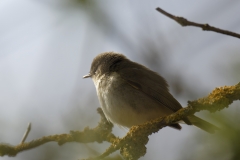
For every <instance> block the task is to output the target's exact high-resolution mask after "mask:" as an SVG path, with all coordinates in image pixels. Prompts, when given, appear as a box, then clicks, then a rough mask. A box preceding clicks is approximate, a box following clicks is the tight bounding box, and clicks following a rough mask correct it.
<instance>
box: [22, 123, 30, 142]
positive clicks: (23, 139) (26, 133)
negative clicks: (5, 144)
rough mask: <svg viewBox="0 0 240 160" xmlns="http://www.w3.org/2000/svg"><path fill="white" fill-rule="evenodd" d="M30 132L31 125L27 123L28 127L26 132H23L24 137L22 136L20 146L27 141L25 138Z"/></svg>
mask: <svg viewBox="0 0 240 160" xmlns="http://www.w3.org/2000/svg"><path fill="white" fill-rule="evenodd" d="M30 131H31V123H28V127H27V130H26V132H25V133H24V135H23V138H22V141H21V144H23V143H24V142H25V140H26V139H27V136H28V134H29V132H30Z"/></svg>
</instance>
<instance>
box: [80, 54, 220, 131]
mask: <svg viewBox="0 0 240 160" xmlns="http://www.w3.org/2000/svg"><path fill="white" fill-rule="evenodd" d="M83 78H91V79H92V80H93V82H94V85H95V88H96V92H97V96H98V99H99V102H100V105H101V108H102V110H103V113H104V115H105V117H106V118H107V120H108V121H110V122H112V123H113V124H117V125H119V126H121V127H124V128H131V127H132V126H135V125H140V124H143V123H145V122H147V121H150V120H153V119H156V118H159V117H163V116H168V115H170V114H172V113H174V112H177V111H178V110H179V109H181V108H182V106H181V104H180V103H179V102H178V101H177V100H176V99H175V98H174V97H173V96H172V94H171V93H170V92H169V89H168V88H169V87H168V83H167V81H166V80H165V79H164V78H163V77H162V76H161V75H160V74H158V73H157V72H154V71H152V70H150V69H148V68H147V67H145V66H144V65H141V64H139V63H137V62H134V61H131V60H129V59H128V58H127V57H126V56H124V55H123V54H120V53H116V52H104V53H101V54H99V55H97V56H96V57H95V58H94V59H93V61H92V64H91V69H90V72H89V73H88V74H87V75H85V76H83ZM182 121H183V122H184V123H185V124H187V125H194V126H196V127H198V128H200V129H202V130H204V131H206V132H208V133H214V132H215V131H216V130H217V129H218V128H217V127H216V126H215V125H213V124H211V123H209V122H207V121H205V120H203V119H201V118H199V117H197V116H195V115H189V116H188V117H186V118H184V119H183V120H182ZM179 123H180V122H176V123H174V124H171V125H169V127H172V128H174V129H177V130H181V128H182V127H181V125H180V124H179Z"/></svg>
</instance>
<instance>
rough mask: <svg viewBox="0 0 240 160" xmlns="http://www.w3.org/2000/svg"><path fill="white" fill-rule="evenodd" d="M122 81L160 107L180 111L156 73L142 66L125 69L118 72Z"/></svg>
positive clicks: (179, 106) (178, 105)
mask: <svg viewBox="0 0 240 160" xmlns="http://www.w3.org/2000/svg"><path fill="white" fill-rule="evenodd" d="M118 73H119V74H120V76H121V78H122V79H124V80H125V81H126V83H128V84H129V85H130V86H131V87H133V88H134V89H136V90H138V91H140V92H142V93H144V94H146V95H147V96H148V97H150V98H152V99H153V100H155V101H157V102H158V103H159V104H160V105H159V106H161V107H162V106H165V107H167V108H168V109H170V110H172V111H173V112H176V111H177V110H179V109H181V108H182V106H181V105H180V103H179V102H178V101H177V100H176V99H175V98H174V97H173V96H172V95H171V94H170V93H169V91H168V85H167V82H166V81H165V79H164V78H163V77H161V76H160V75H159V74H157V73H156V72H153V71H151V70H149V69H147V68H145V67H143V66H140V68H125V69H122V70H119V72H118Z"/></svg>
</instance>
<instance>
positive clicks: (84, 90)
mask: <svg viewBox="0 0 240 160" xmlns="http://www.w3.org/2000/svg"><path fill="white" fill-rule="evenodd" d="M156 7H161V8H162V9H164V10H166V11H168V12H170V13H172V14H174V15H177V16H183V17H185V18H187V19H188V20H191V21H195V22H198V23H209V24H210V25H213V26H215V27H219V28H222V29H227V30H230V31H233V32H237V33H240V19H239V17H238V16H237V15H239V8H240V2H239V1H237V0H233V1H231V2H229V1H226V0H213V1H207V0H201V1H191V0H185V1H173V0H168V1H166V0H162V1H157V0H152V1H139V0H132V1H127V0H122V1H110V0H101V1H97V0H95V1H93V0H88V1H86V0H85V1H83V0H20V1H17V0H8V1H1V2H0V20H1V25H0V35H1V36H0V109H1V112H0V126H1V130H0V142H4V143H10V144H12V145H15V144H18V143H19V142H20V141H21V138H22V136H23V133H24V132H25V130H26V128H27V124H28V123H29V122H31V123H32V130H31V132H30V135H29V136H28V138H27V141H30V140H32V139H36V138H40V137H42V136H46V135H51V134H61V133H68V132H69V131H70V130H82V129H83V128H84V127H86V126H90V127H94V126H96V125H97V123H98V121H99V120H100V117H99V115H98V114H97V112H96V108H97V107H99V102H98V99H97V96H96V92H95V88H94V85H93V83H92V81H91V80H90V79H88V80H83V79H82V76H83V75H85V74H87V73H88V71H89V69H90V65H91V62H92V59H93V58H94V57H95V56H96V55H97V54H99V53H101V52H106V51H115V52H120V53H123V54H125V55H126V56H127V57H128V58H130V59H131V60H133V61H136V62H139V63H142V64H144V65H145V66H147V67H149V68H150V69H152V70H154V71H156V72H158V73H160V74H161V75H162V76H163V77H165V78H166V80H167V81H168V82H169V85H170V90H171V93H172V94H173V95H174V96H175V97H176V99H178V100H179V102H180V103H181V104H182V105H183V106H186V105H187V101H188V100H195V99H198V98H201V97H203V96H206V95H207V94H208V93H209V92H211V91H212V90H213V89H214V88H215V87H219V86H224V85H235V84H236V83H238V82H239V79H240V75H239V69H240V65H239V64H240V63H239V62H240V56H239V51H240V45H239V39H237V38H233V37H229V36H225V35H221V34H217V33H214V32H207V31H202V30H201V29H199V28H194V27H181V26H180V25H178V24H177V23H176V22H175V21H173V20H171V19H169V18H167V17H165V16H164V15H162V14H160V13H158V12H157V11H156V10H155V8H156ZM239 114H240V111H239V102H235V103H234V104H232V105H231V106H230V107H229V108H228V109H225V110H223V111H221V112H218V113H216V114H209V113H208V112H201V113H199V114H198V115H199V116H200V117H202V118H204V119H206V120H209V121H210V122H212V123H214V124H216V125H218V126H219V127H221V128H222V130H221V131H220V132H219V133H216V134H213V135H210V134H207V133H205V132H203V131H201V130H199V129H198V128H195V127H191V126H186V125H183V129H182V131H180V132H179V131H177V130H173V129H171V128H164V129H162V130H161V131H159V132H158V133H156V134H154V135H151V136H150V141H149V143H148V144H147V154H146V155H145V156H144V157H142V158H141V159H142V160H144V159H165V160H172V159H189V160H190V159H191V160H199V159H206V160H207V159H209V160H210V159H220V160H230V159H232V160H239V159H240V158H239V157H240V156H239V154H240V152H239V150H240V148H239V144H240V138H239V137H240V136H238V135H239V132H240V125H239V122H240V119H239ZM113 132H114V134H116V135H118V136H120V137H122V136H124V135H125V134H126V132H127V131H126V130H122V129H119V128H118V127H115V128H114V131H113ZM108 146H109V144H108V143H104V144H97V143H93V144H88V145H87V146H86V145H85V144H78V143H70V144H65V145H63V146H61V147H59V146H58V145H57V144H56V143H48V144H45V145H42V146H41V147H38V148H36V149H32V150H28V151H25V152H22V153H19V154H18V155H17V156H16V157H3V158H2V159H4V160H8V159H18V160H21V159H24V160H25V159H34V160H43V159H58V160H59V159H81V158H86V157H89V156H93V155H97V154H99V153H102V152H103V151H104V150H105V149H106V148H107V147H108ZM116 154H118V153H116ZM112 156H114V155H112Z"/></svg>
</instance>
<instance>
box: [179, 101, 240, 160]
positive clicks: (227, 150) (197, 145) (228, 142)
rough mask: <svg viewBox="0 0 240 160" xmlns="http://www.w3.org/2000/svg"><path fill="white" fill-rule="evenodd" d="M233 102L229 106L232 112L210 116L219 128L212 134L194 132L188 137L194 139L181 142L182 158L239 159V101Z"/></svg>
mask: <svg viewBox="0 0 240 160" xmlns="http://www.w3.org/2000/svg"><path fill="white" fill-rule="evenodd" d="M234 104H235V105H234V106H231V108H232V109H231V110H232V112H229V111H228V112H220V113H217V114H215V116H213V115H212V116H211V119H213V120H214V121H215V122H217V123H218V124H219V126H220V129H221V130H219V131H218V132H217V133H215V134H213V135H210V134H205V133H201V132H196V134H194V135H192V137H190V139H194V141H187V142H186V143H185V144H183V148H182V149H181V152H180V153H181V159H182V160H202V159H204V160H212V159H218V160H239V159H240V125H239V121H240V116H239V115H238V113H239V112H238V111H239V105H240V102H235V103H234ZM235 107H237V108H235ZM227 110H230V108H228V109H227Z"/></svg>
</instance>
